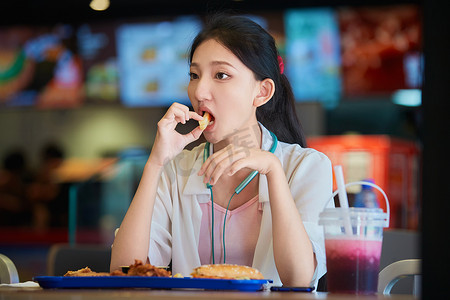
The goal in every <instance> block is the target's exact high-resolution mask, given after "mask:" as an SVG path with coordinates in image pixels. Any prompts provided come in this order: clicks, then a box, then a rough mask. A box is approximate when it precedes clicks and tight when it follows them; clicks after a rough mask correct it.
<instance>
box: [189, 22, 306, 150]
mask: <svg viewBox="0 0 450 300" xmlns="http://www.w3.org/2000/svg"><path fill="white" fill-rule="evenodd" d="M209 39H215V40H216V41H218V42H219V43H221V44H222V45H224V46H225V47H226V48H228V49H229V50H230V51H231V52H233V54H234V55H236V56H237V57H238V58H239V59H240V60H241V61H242V63H244V64H245V65H246V66H247V67H248V68H249V69H250V70H252V71H253V73H254V74H255V78H256V79H257V80H264V79H266V78H270V79H272V80H273V81H274V83H275V93H274V95H273V97H272V99H271V100H270V101H268V102H267V103H266V104H264V105H263V106H261V107H258V108H257V110H256V118H257V119H258V121H259V122H261V123H262V124H263V125H264V127H266V128H267V129H268V130H270V131H272V132H273V133H275V135H276V136H277V137H278V139H279V140H280V141H283V142H286V143H290V144H299V145H300V146H302V147H306V141H305V137H304V134H303V128H302V126H301V124H300V121H299V120H298V118H297V114H296V112H295V98H294V95H293V93H292V88H291V85H290V83H289V80H288V79H287V77H286V76H285V75H284V74H281V73H280V66H279V64H278V56H279V54H278V51H277V48H276V45H275V40H274V39H273V37H272V36H271V35H270V34H269V33H268V32H267V31H266V30H264V29H263V28H262V27H261V26H259V25H258V24H256V23H255V22H253V21H251V20H250V19H248V18H246V17H242V16H227V15H215V16H214V17H213V18H211V19H210V20H209V22H208V23H207V25H206V27H205V28H204V29H203V30H202V31H201V32H200V33H199V34H198V35H197V37H196V38H195V40H194V42H193V43H192V46H191V50H190V53H189V63H191V61H192V56H193V55H194V51H195V49H197V47H198V46H199V45H200V44H201V43H202V42H204V41H206V40H209Z"/></svg>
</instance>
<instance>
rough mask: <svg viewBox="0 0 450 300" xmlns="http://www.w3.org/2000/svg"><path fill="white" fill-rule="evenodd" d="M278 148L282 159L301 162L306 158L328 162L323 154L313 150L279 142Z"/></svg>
mask: <svg viewBox="0 0 450 300" xmlns="http://www.w3.org/2000/svg"><path fill="white" fill-rule="evenodd" d="M280 146H281V150H282V156H283V159H290V160H302V159H306V158H308V159H313V160H324V161H327V162H328V161H329V158H328V157H327V156H326V155H325V154H324V153H322V152H320V151H318V150H316V149H314V148H308V147H302V146H300V145H299V144H289V143H285V142H280Z"/></svg>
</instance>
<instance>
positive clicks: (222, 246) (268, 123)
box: [111, 15, 332, 286]
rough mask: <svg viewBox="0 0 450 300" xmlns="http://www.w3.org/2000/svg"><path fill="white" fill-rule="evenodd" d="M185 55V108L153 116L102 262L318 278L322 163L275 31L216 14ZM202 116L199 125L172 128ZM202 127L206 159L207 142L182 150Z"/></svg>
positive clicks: (296, 282) (300, 281) (303, 280)
mask: <svg viewBox="0 0 450 300" xmlns="http://www.w3.org/2000/svg"><path fill="white" fill-rule="evenodd" d="M189 63H190V73H189V74H190V82H189V86H188V96H189V99H190V101H191V104H192V107H193V109H194V110H193V111H191V110H190V109H189V108H188V107H187V106H185V105H182V104H179V103H174V104H173V105H171V106H170V108H169V109H168V110H167V112H166V114H165V115H164V116H163V118H162V119H161V120H160V121H159V122H158V126H157V134H156V138H155V141H154V144H153V148H152V151H151V154H150V156H149V158H148V161H147V163H146V166H145V169H144V172H143V175H142V178H141V181H140V184H139V187H138V189H137V191H136V194H135V196H134V198H133V200H132V203H131V204H130V207H129V209H128V211H127V214H126V216H125V217H124V219H123V221H122V224H121V226H120V228H119V230H118V231H117V235H116V238H115V241H114V243H113V246H112V258H111V270H116V269H119V266H123V265H130V264H132V263H134V260H135V259H139V260H142V261H144V262H145V261H147V262H150V263H151V264H153V265H169V264H171V266H172V271H173V272H174V273H181V274H183V275H184V276H187V275H189V274H190V273H191V272H192V269H193V268H195V267H198V266H200V265H202V264H210V263H213V262H215V263H224V262H225V263H227V264H239V265H249V266H253V267H255V268H257V269H259V270H260V271H261V273H262V274H263V275H264V277H265V278H267V279H272V280H273V281H274V284H278V285H280V284H284V285H292V286H316V284H317V281H318V279H319V278H320V277H321V276H322V275H323V274H324V273H325V272H326V266H325V249H324V240H323V232H322V228H321V227H319V225H318V215H319V213H320V212H321V211H322V210H323V208H324V206H325V205H326V202H327V200H328V199H329V197H330V196H331V192H332V171H331V163H330V161H329V159H328V158H327V157H326V156H325V155H324V154H322V153H320V152H318V151H316V150H314V149H310V148H306V143H305V139H304V135H303V131H302V128H301V126H300V123H299V121H298V119H297V116H296V112H295V106H294V97H293V94H292V90H291V87H290V84H289V81H288V79H287V77H286V75H285V74H284V65H283V61H282V58H281V57H280V55H279V53H278V51H277V48H276V45H275V41H274V39H273V37H272V36H271V35H270V34H269V33H268V32H267V31H266V30H264V29H263V28H262V27H261V26H259V25H258V24H256V23H255V22H253V21H251V20H250V19H248V18H245V17H241V16H225V15H219V16H215V17H214V18H212V19H211V20H210V22H209V23H208V24H207V25H206V27H205V28H204V29H203V30H202V31H201V32H200V33H199V34H198V35H197V37H196V38H195V40H194V42H193V44H192V47H191V50H190V55H189ZM167 75H168V76H170V74H167ZM205 112H208V113H209V114H210V116H211V122H210V123H209V125H208V126H207V127H206V129H204V130H202V129H201V128H200V126H199V127H196V128H194V129H193V130H192V131H191V132H189V133H187V134H185V135H182V134H180V133H178V132H177V131H176V130H175V127H176V126H177V125H178V124H179V123H181V124H185V123H186V122H187V121H188V120H191V119H193V120H196V121H201V120H202V119H203V117H202V116H203V114H204V113H205ZM271 132H273V133H274V134H275V136H276V137H277V138H278V140H279V141H278V142H277V141H276V138H275V136H273V135H272V134H271ZM202 133H203V135H204V137H205V138H206V140H207V141H208V143H210V146H209V148H206V150H209V151H210V155H209V156H208V155H205V147H208V146H206V144H205V143H203V144H201V145H199V146H197V147H195V148H194V149H192V150H183V149H184V147H185V146H186V145H187V144H189V143H191V142H193V141H195V140H197V139H199V137H200V136H201V134H202ZM273 146H274V147H275V149H274V151H273V153H272V152H271V151H269V150H270V149H271V148H272V147H273ZM253 171H258V174H257V175H256V176H255V177H254V178H253V179H252V180H251V181H250V182H249V183H248V185H247V186H246V187H245V188H244V189H243V190H242V191H241V192H240V193H236V192H235V188H236V187H237V186H238V185H239V184H240V183H241V182H242V181H243V179H245V178H246V177H247V176H248V175H249V174H251V173H252V172H253ZM206 184H208V186H207V185H206ZM330 205H331V204H330ZM214 215H215V216H216V218H215V221H214V222H213V220H212V219H213V216H214ZM224 222H225V223H224ZM213 233H214V234H215V236H216V239H215V240H214V241H213V240H212V234H213ZM225 251H226V255H225ZM214 255H215V259H214Z"/></svg>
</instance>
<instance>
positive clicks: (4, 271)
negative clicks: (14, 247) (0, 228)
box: [0, 254, 19, 284]
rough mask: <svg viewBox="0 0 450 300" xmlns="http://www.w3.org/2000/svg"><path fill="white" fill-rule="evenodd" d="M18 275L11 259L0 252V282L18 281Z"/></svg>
mask: <svg viewBox="0 0 450 300" xmlns="http://www.w3.org/2000/svg"><path fill="white" fill-rule="evenodd" d="M18 282H19V275H18V274H17V269H16V266H15V265H14V263H13V262H12V260H10V259H9V258H8V257H7V256H5V255H3V254H0V283H8V284H9V283H18Z"/></svg>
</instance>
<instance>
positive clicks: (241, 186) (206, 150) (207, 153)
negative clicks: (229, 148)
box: [203, 131, 278, 264]
mask: <svg viewBox="0 0 450 300" xmlns="http://www.w3.org/2000/svg"><path fill="white" fill-rule="evenodd" d="M269 133H270V135H271V136H272V146H271V147H270V149H269V152H271V153H274V152H275V149H276V148H277V146H278V138H277V136H276V135H275V134H274V133H273V132H272V131H269ZM210 147H211V144H210V143H209V142H206V144H205V148H204V149H203V163H204V162H205V161H206V160H207V159H208V157H209V156H210ZM256 175H258V171H256V170H255V171H252V172H251V173H250V175H248V176H247V177H246V178H245V179H244V180H243V181H242V182H241V183H240V184H239V185H238V186H237V187H236V188H235V189H234V193H233V195H231V197H230V200H228V205H227V208H226V210H225V217H224V219H223V229H222V245H223V263H224V264H225V262H226V250H225V222H226V220H227V213H228V208H229V207H230V203H231V199H233V197H234V196H235V195H237V194H239V193H240V192H241V191H242V190H243V189H244V188H245V187H246V186H247V185H248V184H249V183H250V182H251V181H252V180H253V178H255V177H256ZM206 187H207V188H208V189H209V191H210V194H211V252H212V263H213V264H215V263H216V260H215V257H214V195H213V190H212V188H213V186H212V185H211V184H210V183H209V182H208V183H207V184H206Z"/></svg>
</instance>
